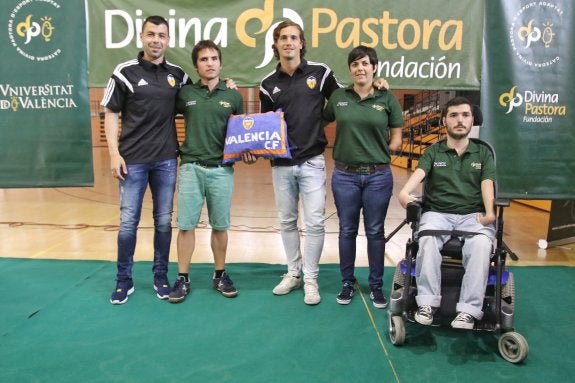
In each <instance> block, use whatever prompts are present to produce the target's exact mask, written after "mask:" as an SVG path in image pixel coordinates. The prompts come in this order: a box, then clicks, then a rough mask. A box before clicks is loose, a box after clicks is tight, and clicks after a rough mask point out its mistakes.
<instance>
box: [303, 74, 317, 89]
mask: <svg viewBox="0 0 575 383" xmlns="http://www.w3.org/2000/svg"><path fill="white" fill-rule="evenodd" d="M305 82H306V84H307V86H308V87H309V88H310V89H313V88H315V86H316V85H317V80H316V79H315V77H313V76H309V77H308V78H307V80H306V81H305Z"/></svg>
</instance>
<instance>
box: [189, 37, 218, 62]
mask: <svg viewBox="0 0 575 383" xmlns="http://www.w3.org/2000/svg"><path fill="white" fill-rule="evenodd" d="M202 49H213V50H215V51H217V52H218V59H220V63H221V62H222V51H221V50H220V47H218V46H217V45H216V43H214V42H213V41H212V40H201V41H198V43H197V44H196V45H194V48H193V49H192V63H193V64H194V66H195V67H197V66H198V65H197V63H198V54H199V53H200V51H201V50H202Z"/></svg>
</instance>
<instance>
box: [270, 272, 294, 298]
mask: <svg viewBox="0 0 575 383" xmlns="http://www.w3.org/2000/svg"><path fill="white" fill-rule="evenodd" d="M300 287H301V278H300V277H294V276H293V275H289V274H284V275H283V279H282V281H281V282H280V283H279V284H278V285H277V286H276V287H274V289H273V290H272V292H273V293H274V294H275V295H286V294H288V293H289V292H290V291H292V290H295V289H299V288H300Z"/></svg>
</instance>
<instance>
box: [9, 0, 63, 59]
mask: <svg viewBox="0 0 575 383" xmlns="http://www.w3.org/2000/svg"><path fill="white" fill-rule="evenodd" d="M59 9H60V4H58V3H57V2H55V1H53V0H24V1H21V2H20V3H18V5H16V7H14V9H13V10H12V12H11V13H10V18H9V19H8V37H9V39H10V43H11V44H12V46H13V47H14V49H16V51H17V52H18V53H19V54H21V55H22V56H24V57H26V58H27V59H29V60H32V61H39V62H41V61H48V60H52V59H53V58H55V57H56V56H58V55H59V54H60V53H61V52H62V51H61V49H60V48H59V47H58V46H57V39H56V40H55V39H54V37H55V36H57V33H58V29H57V28H56V27H54V25H55V24H57V23H55V22H54V21H55V20H54V19H55V18H57V16H58V10H59Z"/></svg>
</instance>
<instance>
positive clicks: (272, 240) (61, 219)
mask: <svg viewBox="0 0 575 383" xmlns="http://www.w3.org/2000/svg"><path fill="white" fill-rule="evenodd" d="M326 162H327V164H328V197H327V205H326V220H327V221H326V222H327V225H326V230H327V234H326V241H325V248H324V252H323V255H322V259H321V262H322V263H338V249H337V242H338V240H337V237H338V234H337V232H338V221H337V214H336V210H335V206H334V203H333V196H332V194H331V189H330V188H329V185H330V180H331V171H332V165H333V160H332V159H331V150H329V149H328V151H327V152H326ZM235 169H236V176H235V191H234V200H233V204H232V228H231V230H230V233H229V246H228V257H227V261H228V262H257V263H272V264H277V263H284V254H283V249H282V245H281V239H280V235H279V233H278V222H277V218H276V209H275V205H274V198H273V190H272V184H271V183H272V182H271V169H270V167H269V163H268V162H267V161H264V160H262V159H260V160H258V162H257V163H256V164H254V165H251V166H250V165H245V164H243V163H239V164H237V165H236V167H235ZM392 169H393V174H394V196H393V197H392V201H391V206H390V209H389V212H388V214H387V219H386V233H387V234H389V233H391V232H392V230H393V229H394V228H396V227H397V226H398V225H399V224H400V223H401V222H402V221H403V219H404V216H405V212H404V209H403V208H401V206H400V205H399V203H398V202H397V197H396V195H397V192H398V191H399V190H400V188H401V187H402V185H403V184H404V182H405V181H406V180H407V178H408V177H409V173H408V171H407V170H406V169H403V168H400V167H395V166H393V167H392ZM94 177H95V181H94V186H93V187H85V188H43V189H0V217H1V218H0V257H14V258H48V259H74V260H88V259H90V260H107V261H115V259H116V236H117V225H118V222H119V208H118V186H117V182H116V180H114V179H113V178H112V177H111V176H110V171H109V168H108V154H107V149H106V148H105V147H95V148H94ZM174 209H175V210H176V209H177V201H176V204H175V206H174ZM204 213H205V212H204ZM505 217H506V219H505V230H504V233H505V236H504V240H505V241H506V243H507V245H508V246H509V247H510V248H511V249H512V250H513V251H514V252H515V253H516V254H517V255H518V256H519V261H518V262H513V261H509V264H510V265H538V266H546V265H575V258H574V254H575V249H574V245H573V244H568V245H564V246H558V247H552V248H548V249H546V250H544V249H539V248H538V246H537V241H538V240H539V239H545V238H546V236H547V225H548V220H549V218H548V213H547V212H545V211H542V210H539V209H536V208H533V207H529V206H526V205H523V204H520V203H516V202H512V204H511V206H510V207H509V208H507V209H506V210H505ZM206 221H207V217H206V215H205V214H204V215H203V218H202V222H206ZM174 222H175V216H174ZM152 227H153V225H152V218H151V198H150V196H149V194H148V195H146V200H145V203H144V209H143V212H142V220H141V222H140V230H139V234H138V245H137V249H136V255H135V258H136V260H147V261H149V260H151V259H152V250H151V249H152V234H153V230H152ZM209 233H210V230H209V229H208V228H206V225H204V227H202V228H199V229H198V230H197V234H196V238H197V246H196V251H195V254H194V257H193V258H192V262H193V263H210V262H212V256H211V251H210V247H209ZM176 235H177V229H174V231H173V239H174V240H173V241H172V251H171V254H170V260H171V261H172V262H175V261H176V260H177V253H176V241H175V238H176ZM409 236H410V230H409V229H408V227H407V226H405V227H403V228H402V229H401V230H400V231H399V232H398V233H397V234H396V235H395V236H394V237H393V238H391V240H390V241H389V242H388V243H387V247H386V266H393V265H395V264H396V262H397V261H398V260H400V259H401V258H402V257H403V256H404V246H405V242H406V241H407V239H408V238H409ZM365 248H366V242H365V237H364V236H363V232H360V236H359V237H358V254H357V265H358V266H366V265H367V256H366V252H365ZM173 270H175V265H174V268H173ZM111 277H112V276H111ZM110 283H112V282H110Z"/></svg>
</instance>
